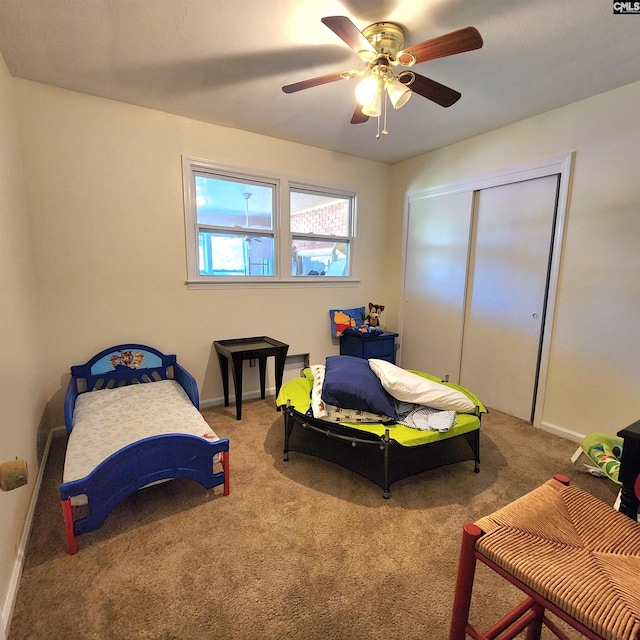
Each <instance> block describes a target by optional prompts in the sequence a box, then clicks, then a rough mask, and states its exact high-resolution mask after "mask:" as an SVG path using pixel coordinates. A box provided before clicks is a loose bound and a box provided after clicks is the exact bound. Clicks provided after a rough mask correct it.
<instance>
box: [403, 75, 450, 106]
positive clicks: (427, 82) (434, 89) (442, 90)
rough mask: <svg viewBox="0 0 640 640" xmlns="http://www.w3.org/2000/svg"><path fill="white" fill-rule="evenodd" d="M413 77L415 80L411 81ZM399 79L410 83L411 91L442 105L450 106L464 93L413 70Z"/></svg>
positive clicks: (404, 82) (407, 83)
mask: <svg viewBox="0 0 640 640" xmlns="http://www.w3.org/2000/svg"><path fill="white" fill-rule="evenodd" d="M411 78H413V82H411ZM399 79H400V82H402V83H403V84H406V85H408V87H409V88H410V89H411V91H413V92H414V93H418V94H420V95H421V96H422V97H424V98H427V99H428V100H432V101H433V102H435V103H437V104H439V105H440V106H441V107H450V106H451V105H452V104H455V103H456V102H458V100H460V98H461V97H462V94H461V93H460V92H458V91H456V90H455V89H450V88H449V87H445V85H443V84H440V83H439V82H436V81H435V80H431V78H425V76H421V75H420V74H418V73H414V72H413V71H410V72H407V73H406V75H404V74H402V75H400V78H399Z"/></svg>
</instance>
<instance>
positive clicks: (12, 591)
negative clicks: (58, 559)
mask: <svg viewBox="0 0 640 640" xmlns="http://www.w3.org/2000/svg"><path fill="white" fill-rule="evenodd" d="M60 430H62V431H63V432H64V431H65V428H64V427H57V428H56V429H52V430H51V431H49V436H48V437H47V442H46V444H45V447H44V452H43V454H42V462H41V464H40V469H39V470H38V475H37V477H36V485H35V487H34V489H33V493H32V494H31V501H30V502H29V509H28V510H27V517H26V518H25V522H24V527H23V528H22V536H21V538H20V544H19V545H18V553H17V556H16V561H15V563H14V565H13V572H12V573H11V580H10V581H9V589H8V590H7V598H6V600H5V602H4V607H3V608H2V610H1V615H2V619H1V620H0V625H1V626H0V640H6V639H7V637H8V636H9V626H10V624H11V617H12V616H13V608H14V607H15V604H16V598H17V596H18V587H19V586H20V577H21V576H22V569H23V567H24V558H25V555H26V552H27V543H28V542H29V535H30V534H31V526H32V524H33V515H34V513H35V510H36V504H37V502H38V496H39V495H40V487H41V486H42V478H43V477H44V469H45V467H46V465H47V459H48V458H49V448H50V447H51V440H52V439H53V437H54V435H55V434H56V432H59V431H60Z"/></svg>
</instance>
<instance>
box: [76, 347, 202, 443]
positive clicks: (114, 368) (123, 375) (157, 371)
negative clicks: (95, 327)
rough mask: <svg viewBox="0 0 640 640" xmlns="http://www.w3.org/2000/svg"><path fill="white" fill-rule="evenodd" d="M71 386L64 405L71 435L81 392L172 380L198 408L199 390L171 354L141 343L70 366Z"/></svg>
mask: <svg viewBox="0 0 640 640" xmlns="http://www.w3.org/2000/svg"><path fill="white" fill-rule="evenodd" d="M71 379H72V381H73V382H74V384H70V385H69V387H68V389H67V395H66V397H65V402H64V414H65V424H66V427H67V432H68V433H71V429H72V425H73V409H74V406H75V400H76V398H77V397H78V395H80V394H81V393H86V392H91V391H100V390H101V389H113V388H115V387H122V386H125V385H130V384H144V383H149V382H158V381H160V380H175V381H176V382H178V383H179V384H180V385H181V386H182V387H183V388H184V390H185V391H186V393H187V395H188V396H189V399H190V400H191V402H192V403H193V405H194V406H195V407H196V408H199V405H200V402H199V396H198V387H197V385H196V383H195V381H194V380H193V378H192V377H191V376H190V375H189V374H188V373H187V372H186V370H185V369H183V367H182V366H181V365H179V364H178V362H177V358H176V356H175V355H174V354H170V355H167V354H165V353H162V352H161V351H158V350H157V349H154V348H153V347H149V346H147V345H143V344H137V343H129V344H119V345H116V346H113V347H109V348H108V349H105V350H104V351H101V352H100V353H98V354H96V355H95V356H93V358H91V359H90V360H89V361H88V362H86V363H85V364H81V365H74V366H72V367H71Z"/></svg>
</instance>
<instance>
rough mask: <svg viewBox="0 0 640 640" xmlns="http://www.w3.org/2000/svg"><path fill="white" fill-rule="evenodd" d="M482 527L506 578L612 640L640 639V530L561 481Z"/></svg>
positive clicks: (487, 552)
mask: <svg viewBox="0 0 640 640" xmlns="http://www.w3.org/2000/svg"><path fill="white" fill-rule="evenodd" d="M475 524H476V525H477V526H478V527H480V529H482V531H483V532H484V533H483V535H481V536H480V538H479V539H478V541H477V543H476V550H477V551H478V552H479V553H481V554H482V555H484V556H485V557H486V558H488V559H489V560H490V561H492V562H493V563H494V564H496V565H497V566H498V567H500V568H501V569H503V570H504V571H505V572H507V573H508V574H510V575H512V576H514V577H515V578H516V579H518V580H519V581H520V582H522V583H523V584H524V585H526V586H527V587H529V588H530V589H531V590H533V591H534V592H536V593H538V594H539V595H540V596H542V597H543V598H545V599H546V600H548V601H549V602H551V603H552V604H553V605H555V606H557V607H558V608H559V609H561V610H563V611H565V612H566V613H568V614H569V615H570V616H571V617H572V618H574V619H575V620H578V621H579V622H581V623H582V624H583V625H584V626H585V627H587V628H588V629H590V630H592V631H593V632H594V633H596V634H598V635H599V636H601V637H602V638H605V639H606V640H638V639H640V524H638V523H637V522H634V521H633V520H631V518H628V517H627V516H625V515H623V514H621V513H618V512H617V511H615V510H614V509H612V508H611V507H610V506H609V505H607V504H605V503H603V502H601V501H600V500H598V499H596V498H594V497H593V496H591V495H589V494H588V493H585V492H584V491H582V490H581V489H579V488H578V487H574V486H565V485H563V484H561V483H560V482H557V481H556V480H549V481H548V482H546V483H545V484H543V485H542V486H540V487H538V488H537V489H535V490H534V491H532V492H531V493H529V494H527V495H525V496H523V497H522V498H520V499H518V500H516V501H515V502H512V503H511V504H509V505H507V506H506V507H504V508H502V509H500V510H498V511H496V512H495V513H493V514H491V515H489V516H486V517H483V518H481V519H480V520H478V521H477V522H476V523H475Z"/></svg>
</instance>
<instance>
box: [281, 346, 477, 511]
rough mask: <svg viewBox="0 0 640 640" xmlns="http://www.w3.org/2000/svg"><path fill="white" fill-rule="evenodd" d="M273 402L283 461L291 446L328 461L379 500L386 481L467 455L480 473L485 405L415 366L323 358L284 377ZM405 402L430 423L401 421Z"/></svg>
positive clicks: (464, 458)
mask: <svg viewBox="0 0 640 640" xmlns="http://www.w3.org/2000/svg"><path fill="white" fill-rule="evenodd" d="M323 368H324V371H323ZM374 369H375V371H374ZM328 387H329V389H328ZM398 396H399V397H398ZM329 400H331V401H333V402H335V404H331V403H329V402H328V401H329ZM414 400H419V401H420V402H413V401H414ZM276 403H277V405H278V406H279V407H280V408H281V409H282V410H283V413H284V460H285V461H287V460H288V459H289V452H290V451H297V452H301V453H306V454H309V455H313V456H316V457H320V458H323V459H325V460H328V461H330V462H334V463H336V464H339V465H341V466H343V467H345V468H347V469H349V470H351V471H354V472H355V473H358V474H359V475H361V476H363V477H365V478H367V479H369V480H371V481H372V482H374V483H376V484H377V485H378V486H380V487H381V488H382V490H383V497H384V498H389V497H390V495H391V484H392V483H393V482H396V481H398V480H401V479H403V478H407V477H409V476H412V475H416V474H418V473H422V472H424V471H428V470H430V469H434V468H436V467H440V466H444V465H448V464H452V463H456V462H463V461H468V460H473V461H474V471H475V472H476V473H478V472H479V470H480V424H481V417H482V414H483V413H486V411H487V409H486V408H485V406H484V405H483V404H482V402H481V401H480V400H479V399H478V398H477V397H476V396H475V395H474V394H473V393H471V392H470V391H469V390H467V389H465V388H463V387H460V386H458V385H455V384H453V383H450V382H448V381H444V380H442V379H441V378H437V377H435V376H433V375H430V374H428V373H425V372H422V371H412V370H404V369H400V367H396V366H395V365H393V364H391V363H388V362H385V361H382V360H376V359H371V360H368V361H367V360H364V359H361V358H355V357H352V356H330V357H328V358H327V360H326V365H325V366H324V367H322V366H317V365H316V366H312V367H308V368H306V369H304V370H303V371H302V375H301V377H300V378H295V379H293V380H290V381H288V382H286V383H285V384H284V385H283V387H282V389H281V390H280V393H279V394H278V397H277V399H276ZM407 403H411V405H412V409H414V410H416V411H417V412H418V413H420V412H421V411H422V410H423V409H425V410H426V411H427V412H428V414H431V416H430V418H429V420H431V421H432V422H433V424H434V427H435V428H428V429H427V428H415V425H414V426H412V427H410V426H406V424H403V423H402V422H405V423H406V420H404V419H403V418H404V417H405V416H404V415H402V416H401V415H399V414H398V413H397V409H398V408H402V407H403V405H404V406H405V407H406V404H407ZM423 405H425V406H423ZM426 407H432V408H431V409H427V408H426ZM453 407H457V409H455V410H453V409H452V408H453ZM449 415H453V417H452V419H451V421H450V423H449V425H445V426H444V427H442V426H441V425H442V419H443V418H447V417H448V416H449ZM451 423H453V424H451Z"/></svg>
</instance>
